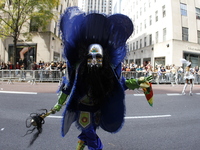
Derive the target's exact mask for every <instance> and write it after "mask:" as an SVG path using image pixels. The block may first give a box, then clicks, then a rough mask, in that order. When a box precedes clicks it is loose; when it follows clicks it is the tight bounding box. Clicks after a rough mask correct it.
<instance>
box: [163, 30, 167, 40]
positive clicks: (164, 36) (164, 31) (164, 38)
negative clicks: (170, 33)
mask: <svg viewBox="0 0 200 150" xmlns="http://www.w3.org/2000/svg"><path fill="white" fill-rule="evenodd" d="M166 34H167V31H166V28H164V29H163V42H164V41H166Z"/></svg>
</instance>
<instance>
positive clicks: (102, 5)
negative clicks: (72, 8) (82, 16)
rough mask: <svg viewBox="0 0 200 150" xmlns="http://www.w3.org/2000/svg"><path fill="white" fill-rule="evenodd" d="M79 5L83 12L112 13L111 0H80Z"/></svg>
mask: <svg viewBox="0 0 200 150" xmlns="http://www.w3.org/2000/svg"><path fill="white" fill-rule="evenodd" d="M79 7H80V8H81V9H82V10H83V11H85V12H92V11H95V12H98V13H104V14H112V0H80V1H79Z"/></svg>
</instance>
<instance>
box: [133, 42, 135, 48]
mask: <svg viewBox="0 0 200 150" xmlns="http://www.w3.org/2000/svg"><path fill="white" fill-rule="evenodd" d="M133 50H135V42H133Z"/></svg>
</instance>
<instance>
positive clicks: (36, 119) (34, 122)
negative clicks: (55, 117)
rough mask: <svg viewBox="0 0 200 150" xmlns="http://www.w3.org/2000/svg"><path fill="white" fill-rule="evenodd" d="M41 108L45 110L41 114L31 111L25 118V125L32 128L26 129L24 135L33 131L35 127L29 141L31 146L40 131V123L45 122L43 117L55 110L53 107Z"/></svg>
mask: <svg viewBox="0 0 200 150" xmlns="http://www.w3.org/2000/svg"><path fill="white" fill-rule="evenodd" d="M41 110H43V111H45V112H43V113H41V114H39V113H31V114H30V116H29V117H28V118H27V119H26V127H27V128H30V127H32V126H33V128H32V129H29V130H27V132H26V134H25V135H24V136H26V135H28V134H31V133H33V131H34V130H35V129H37V132H36V133H35V134H34V135H33V137H32V139H31V141H30V143H29V146H31V145H32V144H33V143H34V141H35V140H36V139H37V138H38V136H39V134H40V133H42V125H43V124H44V123H45V120H44V118H45V117H47V116H49V115H50V114H54V113H55V112H56V111H55V110H54V109H51V110H50V111H47V109H41Z"/></svg>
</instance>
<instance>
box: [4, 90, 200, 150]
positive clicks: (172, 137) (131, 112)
mask: <svg viewBox="0 0 200 150" xmlns="http://www.w3.org/2000/svg"><path fill="white" fill-rule="evenodd" d="M56 99H57V96H56V94H55V93H33V92H32V93H17V94H16V93H15V94H14V93H12V94H10V93H3V92H2V93H0V120H1V121H0V149H1V150H52V149H58V150H75V148H76V143H77V140H78V139H77V136H78V135H79V134H80V131H78V130H77V129H76V127H75V125H74V124H73V125H72V127H71V128H70V131H69V132H68V134H67V135H66V136H65V137H64V138H63V137H61V135H60V126H61V119H60V117H61V114H62V111H61V112H58V113H57V114H55V115H51V116H50V117H47V118H46V120H45V124H44V125H43V132H42V134H41V135H40V136H39V138H38V139H37V140H36V141H35V143H34V144H33V145H32V146H31V147H29V148H28V147H27V146H28V144H29V141H30V139H31V136H32V135H27V136H25V137H22V136H23V135H24V134H25V133H26V131H27V128H26V126H25V120H26V118H27V117H28V116H29V114H30V113H32V112H39V111H38V110H39V109H42V108H46V109H50V108H51V107H52V106H53V105H54V104H55V103H56ZM125 102H126V118H125V123H124V126H123V128H122V129H121V130H120V131H119V132H118V133H116V134H111V133H107V132H105V131H103V130H102V129H99V130H97V133H98V135H99V137H100V138H101V140H102V142H103V144H104V150H198V149H199V147H200V142H199V141H200V109H199V106H200V95H198V94H194V95H193V96H189V95H185V96H182V95H178V94H177V95H173V94H172V95H170V94H155V95H154V106H153V107H151V106H149V105H148V103H147V101H146V100H145V97H144V96H142V94H136V95H133V94H126V101H125ZM85 149H87V148H85Z"/></svg>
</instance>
